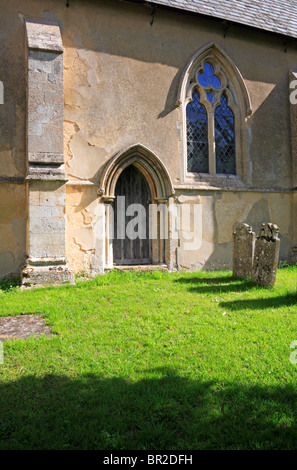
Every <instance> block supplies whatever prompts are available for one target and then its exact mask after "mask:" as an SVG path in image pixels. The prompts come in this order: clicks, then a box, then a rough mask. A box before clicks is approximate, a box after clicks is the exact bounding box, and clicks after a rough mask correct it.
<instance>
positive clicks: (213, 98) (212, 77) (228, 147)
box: [186, 60, 236, 175]
mask: <svg viewBox="0 0 297 470" xmlns="http://www.w3.org/2000/svg"><path fill="white" fill-rule="evenodd" d="M230 105H233V107H234V106H235V100H234V97H233V95H232V93H231V92H230V89H229V88H228V78H227V77H226V75H225V74H224V71H223V69H222V67H219V66H218V64H217V63H216V62H215V61H214V60H213V63H210V62H208V61H204V62H202V63H201V65H200V67H199V68H198V70H197V72H196V75H195V79H194V80H193V81H192V85H191V95H190V100H189V102H188V104H187V107H186V128H187V171H188V172H190V173H210V174H228V175H235V174H236V152H235V138H236V135H235V116H234V113H233V111H232V109H231V107H230Z"/></svg>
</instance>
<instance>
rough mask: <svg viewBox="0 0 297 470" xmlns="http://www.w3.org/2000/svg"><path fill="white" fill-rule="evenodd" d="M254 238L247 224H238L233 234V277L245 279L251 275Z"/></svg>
mask: <svg viewBox="0 0 297 470" xmlns="http://www.w3.org/2000/svg"><path fill="white" fill-rule="evenodd" d="M255 238H256V235H255V233H254V232H253V230H252V227H250V226H249V225H247V224H239V225H238V226H237V228H236V230H235V232H233V277H235V278H242V279H245V278H247V277H249V276H251V275H252V269H253V257H254V245H255Z"/></svg>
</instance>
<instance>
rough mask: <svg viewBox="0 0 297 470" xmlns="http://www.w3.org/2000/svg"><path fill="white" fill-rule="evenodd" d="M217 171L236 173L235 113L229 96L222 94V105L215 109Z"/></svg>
mask: <svg viewBox="0 0 297 470" xmlns="http://www.w3.org/2000/svg"><path fill="white" fill-rule="evenodd" d="M214 119H215V144H216V173H223V174H229V175H234V174H236V165H235V128H234V114H233V111H232V110H231V109H230V108H229V107H228V104H227V98H226V96H225V95H222V96H221V105H220V106H218V107H217V108H216V109H215V116H214Z"/></svg>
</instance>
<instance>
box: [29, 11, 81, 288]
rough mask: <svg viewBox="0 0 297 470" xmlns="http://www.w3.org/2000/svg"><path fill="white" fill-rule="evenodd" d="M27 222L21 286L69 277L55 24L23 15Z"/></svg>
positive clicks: (59, 48) (60, 50)
mask: <svg viewBox="0 0 297 470" xmlns="http://www.w3.org/2000/svg"><path fill="white" fill-rule="evenodd" d="M26 31H27V42H28V80H27V82H28V83H27V85H28V93H27V94H28V106H27V123H28V124H27V133H28V136H27V153H28V175H27V178H26V180H27V185H28V226H27V265H26V267H25V268H24V269H23V271H22V283H23V285H25V286H35V285H43V284H48V283H51V284H60V283H64V282H70V283H73V282H74V276H73V272H72V270H71V269H70V268H69V267H68V266H67V264H66V217H65V206H66V189H65V182H66V178H65V173H64V154H63V120H64V114H63V109H64V93H63V54H62V53H63V48H62V41H61V35H60V30H59V27H58V25H53V24H50V23H46V22H45V23H41V22H40V21H36V20H29V19H28V20H26Z"/></svg>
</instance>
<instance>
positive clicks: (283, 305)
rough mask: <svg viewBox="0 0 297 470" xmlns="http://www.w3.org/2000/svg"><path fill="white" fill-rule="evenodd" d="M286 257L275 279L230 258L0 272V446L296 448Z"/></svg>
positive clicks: (291, 291) (292, 273) (294, 308)
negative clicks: (167, 269)
mask: <svg viewBox="0 0 297 470" xmlns="http://www.w3.org/2000/svg"><path fill="white" fill-rule="evenodd" d="M296 284H297V268H296V267H287V268H282V269H279V270H278V273H277V283H276V285H275V287H274V288H271V289H265V288H260V287H258V286H255V285H253V284H252V283H251V282H249V281H240V280H234V279H232V277H231V273H230V272H212V273H209V272H208V273H206V272H198V273H197V272H196V273H182V272H179V273H171V274H169V273H163V272H158V271H154V272H152V273H148V272H124V273H123V272H110V273H108V274H105V275H103V276H98V277H97V278H94V279H91V280H83V279H82V278H78V279H77V284H76V286H63V287H49V288H41V289H33V290H25V291H21V290H20V289H19V287H17V286H15V285H12V286H10V283H9V282H7V281H5V282H3V281H2V283H1V284H0V316H10V315H11V316H12V315H20V314H24V315H26V314H32V313H37V314H40V315H42V316H44V318H45V319H46V322H47V324H49V325H50V326H51V328H52V331H53V333H54V334H53V335H52V336H51V337H50V338H48V337H46V336H42V337H40V338H34V337H31V338H29V339H27V340H9V341H5V342H4V343H3V345H4V364H0V449H108V450H112V449H117V450H121V449H133V450H137V449H147V450H159V449H160V450H161V449H162V450H165V449H166V450H189V449H191V450H193V449H296V448H297V439H296V438H297V388H296V386H297V364H296V365H295V364H293V363H291V362H290V355H291V353H293V350H292V349H291V348H290V344H291V342H292V341H295V340H297V296H296Z"/></svg>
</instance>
